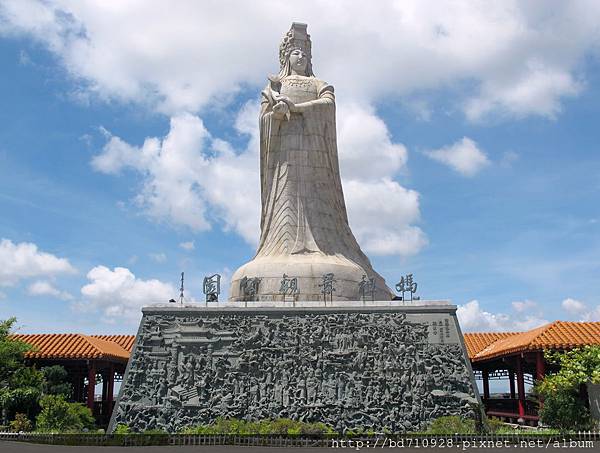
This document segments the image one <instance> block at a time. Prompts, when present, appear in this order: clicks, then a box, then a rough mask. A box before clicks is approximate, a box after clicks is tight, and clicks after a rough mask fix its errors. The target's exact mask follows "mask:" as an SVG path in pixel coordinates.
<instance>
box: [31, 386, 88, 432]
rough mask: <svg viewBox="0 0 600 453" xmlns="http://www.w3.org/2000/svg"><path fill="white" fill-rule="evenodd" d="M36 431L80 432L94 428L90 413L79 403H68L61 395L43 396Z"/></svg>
mask: <svg viewBox="0 0 600 453" xmlns="http://www.w3.org/2000/svg"><path fill="white" fill-rule="evenodd" d="M40 406H41V407H42V411H41V412H40V414H39V415H38V416H37V419H36V429H37V431H42V432H69V431H81V430H83V429H84V428H88V429H91V428H94V424H95V421H94V417H93V416H92V411H90V409H89V408H87V407H85V406H84V405H83V404H81V403H69V402H68V401H66V400H65V397H64V396H63V395H44V396H43V397H42V398H41V399H40Z"/></svg>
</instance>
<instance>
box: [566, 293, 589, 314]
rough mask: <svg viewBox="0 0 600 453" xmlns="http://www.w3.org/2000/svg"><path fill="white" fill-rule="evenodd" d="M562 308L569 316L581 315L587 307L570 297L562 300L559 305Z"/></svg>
mask: <svg viewBox="0 0 600 453" xmlns="http://www.w3.org/2000/svg"><path fill="white" fill-rule="evenodd" d="M561 306H562V308H563V309H564V310H565V311H566V312H567V313H569V314H581V313H584V312H586V311H587V310H588V307H587V305H585V304H584V303H583V302H580V301H578V300H575V299H571V298H570V297H569V298H567V299H565V300H563V301H562V303H561Z"/></svg>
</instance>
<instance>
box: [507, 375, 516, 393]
mask: <svg viewBox="0 0 600 453" xmlns="http://www.w3.org/2000/svg"><path fill="white" fill-rule="evenodd" d="M508 383H509V385H510V397H511V398H512V399H515V398H516V396H515V372H514V371H509V372H508Z"/></svg>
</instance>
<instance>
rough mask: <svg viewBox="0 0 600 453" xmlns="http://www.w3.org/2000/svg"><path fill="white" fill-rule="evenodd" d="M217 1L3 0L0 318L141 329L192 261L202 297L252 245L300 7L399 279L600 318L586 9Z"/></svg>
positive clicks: (528, 311) (479, 314) (593, 48)
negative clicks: (205, 282)
mask: <svg viewBox="0 0 600 453" xmlns="http://www.w3.org/2000/svg"><path fill="white" fill-rule="evenodd" d="M227 3H228V2H224V3H223V4H220V5H212V6H210V7H209V6H202V5H200V4H198V3H196V2H190V3H186V2H181V3H180V4H179V6H180V7H179V8H172V9H168V10H163V7H161V6H160V4H158V3H157V4H151V6H149V7H145V8H143V9H140V8H141V5H140V4H139V3H137V2H119V4H120V5H121V6H120V7H117V6H116V5H113V6H112V7H108V6H106V4H104V5H103V2H91V1H90V2H68V1H65V2H61V1H57V2H37V1H16V2H15V1H1V2H0V62H1V64H2V66H1V67H2V71H1V72H0V74H1V75H0V77H1V78H0V81H1V83H0V99H2V102H1V103H0V124H1V125H2V126H1V127H0V212H1V213H2V214H1V215H0V238H1V239H2V243H1V244H0V268H1V269H0V314H1V315H0V317H7V316H17V317H18V319H19V324H20V326H21V330H22V331H23V332H75V331H77V332H83V333H113V332H114V333H133V332H134V331H135V325H136V323H137V320H138V318H139V308H140V307H141V306H142V305H144V304H146V303H152V302H162V301H164V300H166V299H168V298H170V297H176V296H177V285H178V278H179V273H180V272H181V271H185V273H186V286H187V289H188V291H187V295H188V297H189V299H190V300H200V299H201V298H202V294H201V282H202V278H203V277H204V275H207V274H210V273H213V272H219V273H221V274H223V275H224V278H225V279H227V277H228V276H229V275H230V274H231V272H232V271H234V270H235V269H236V268H237V267H238V266H240V265H241V264H243V263H244V262H245V261H247V260H248V259H250V258H251V257H252V255H253V252H254V250H255V241H256V236H257V231H258V222H259V218H258V212H259V210H258V190H259V188H258V178H257V174H258V157H257V154H256V133H257V131H256V127H257V111H256V103H257V99H258V95H259V92H260V90H261V89H262V87H263V86H264V84H265V81H266V75H267V74H269V73H274V72H276V71H277V69H278V67H277V65H278V63H277V48H278V45H279V41H280V38H281V36H282V35H283V34H284V33H285V32H286V31H287V29H288V28H289V25H290V23H291V22H292V21H293V20H296V21H305V22H307V23H308V24H309V32H310V33H311V35H312V39H313V55H314V60H313V65H314V68H315V73H316V75H317V77H320V78H323V79H325V80H327V81H328V82H330V83H332V84H333V85H334V86H335V87H336V96H337V104H338V105H337V109H338V135H339V154H340V161H341V167H342V178H343V179H344V189H345V194H346V200H347V204H348V210H349V216H350V221H351V226H352V228H353V230H354V232H355V234H356V235H357V237H358V239H359V242H360V243H361V245H362V246H363V248H364V250H365V251H366V252H367V254H368V255H369V256H370V258H371V260H372V262H373V264H374V267H375V268H376V269H377V270H378V272H380V273H381V274H382V275H383V276H384V277H385V278H386V280H387V282H388V284H389V285H390V286H392V285H393V284H394V283H395V282H396V281H398V279H399V277H400V276H401V275H403V274H406V273H409V272H412V273H413V274H414V275H415V278H416V280H417V281H418V282H419V288H420V291H419V292H420V294H421V296H422V297H423V298H427V299H450V300H452V302H453V303H455V304H457V305H459V306H460V307H461V308H460V310H459V314H460V316H461V322H462V324H463V328H464V329H465V330H520V329H525V328H531V327H534V326H536V325H539V324H542V323H544V322H547V321H552V320H555V319H564V320H580V319H587V320H600V298H599V297H598V294H599V292H600V291H599V290H600V234H599V233H600V203H598V199H599V195H600V178H599V175H600V159H599V158H598V151H599V150H598V143H600V131H599V129H598V126H597V125H598V113H599V107H598V106H600V61H599V59H598V56H599V55H600V52H599V50H600V49H599V46H598V43H599V42H600V31H599V29H598V26H597V23H599V22H598V20H597V19H598V18H599V16H600V10H599V8H598V4H597V2H589V3H588V2H569V3H568V4H563V3H564V2H555V3H554V6H555V8H556V9H555V13H550V12H549V10H550V9H551V8H548V7H547V4H548V2H543V3H542V2H540V3H536V2H528V3H527V5H523V4H521V3H520V2H515V3H512V2H503V3H502V5H498V6H495V7H489V8H483V7H482V6H481V5H482V4H480V3H479V2H464V3H463V2H455V3H452V4H449V6H448V8H446V9H445V11H444V12H443V14H442V12H439V8H436V7H435V4H434V3H433V2H432V3H427V2H415V3H411V2H402V3H401V4H400V5H393V4H392V3H389V4H384V3H383V2H382V4H381V5H380V6H379V7H377V8H371V9H365V8H366V7H365V6H364V5H361V2H356V3H355V2H347V3H344V5H345V6H344V7H343V8H342V7H341V6H340V4H339V3H336V2H318V1H317V2H307V4H306V5H303V6H301V7H297V8H296V9H291V8H290V7H289V6H286V5H287V3H286V2H257V3H256V4H255V6H254V7H252V8H251V7H250V6H247V5H244V6H243V7H241V6H240V7H239V8H240V11H239V14H236V15H232V14H228V13H227V10H228V8H231V7H232V6H231V5H228V4H227ZM238 6H239V4H238ZM324 9H325V10H327V11H325V12H324V13H323V10H324ZM355 17H361V18H362V21H361V23H360V24H359V23H356V21H355V20H354V18H355ZM224 286H225V290H226V286H227V283H225V285H224Z"/></svg>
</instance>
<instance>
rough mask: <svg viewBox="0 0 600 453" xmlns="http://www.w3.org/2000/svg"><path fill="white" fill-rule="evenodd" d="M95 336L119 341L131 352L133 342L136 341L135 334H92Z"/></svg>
mask: <svg viewBox="0 0 600 453" xmlns="http://www.w3.org/2000/svg"><path fill="white" fill-rule="evenodd" d="M90 336H91V337H94V338H100V339H101V340H106V341H112V342H113V343H117V344H118V345H119V346H121V347H122V348H123V349H125V350H126V351H128V352H131V349H132V348H133V342H134V341H135V335H90Z"/></svg>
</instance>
